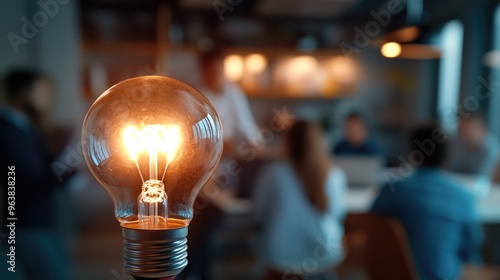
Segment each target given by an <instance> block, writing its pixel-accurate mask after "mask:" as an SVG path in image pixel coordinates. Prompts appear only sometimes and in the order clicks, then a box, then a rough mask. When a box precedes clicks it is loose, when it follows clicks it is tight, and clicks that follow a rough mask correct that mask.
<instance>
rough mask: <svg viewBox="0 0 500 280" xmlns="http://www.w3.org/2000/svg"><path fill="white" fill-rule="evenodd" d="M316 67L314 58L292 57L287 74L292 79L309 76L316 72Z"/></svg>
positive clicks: (316, 63) (306, 56)
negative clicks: (292, 77)
mask: <svg viewBox="0 0 500 280" xmlns="http://www.w3.org/2000/svg"><path fill="white" fill-rule="evenodd" d="M317 66H318V61H317V60H316V58H314V57H312V56H309V55H303V56H297V57H294V58H292V59H290V61H289V64H288V67H289V71H290V72H289V73H290V74H291V75H292V76H294V77H296V76H302V75H307V74H310V73H312V72H314V71H315V70H316V68H317Z"/></svg>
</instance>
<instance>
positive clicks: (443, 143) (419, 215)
mask: <svg viewBox="0 0 500 280" xmlns="http://www.w3.org/2000/svg"><path fill="white" fill-rule="evenodd" d="M411 139H412V142H411V146H412V154H417V153H419V155H420V156H419V163H421V164H420V165H419V166H418V167H417V168H416V170H415V172H413V173H412V174H411V175H410V176H409V177H407V178H404V180H400V181H397V182H388V184H387V185H385V186H383V187H382V188H381V190H380V193H379V194H378V197H377V199H376V200H375V202H374V204H373V206H372V212H374V213H377V214H381V215H384V216H389V217H392V218H395V219H396V220H398V221H399V222H401V224H402V225H403V226H404V228H405V229H406V233H407V235H408V240H409V243H410V244H409V245H410V249H411V253H412V256H413V258H412V259H413V261H414V264H415V268H416V270H417V273H418V275H419V276H420V279H426V280H427V279H429V280H432V279H436V280H437V279H459V278H460V274H461V270H462V266H463V265H464V264H465V263H480V262H481V256H480V247H481V243H482V239H483V237H482V232H481V224H480V220H479V217H478V214H477V211H476V207H475V203H474V198H473V196H472V194H471V193H469V192H468V191H467V189H466V188H465V186H462V185H461V184H460V183H458V182H457V181H455V180H454V179H452V178H451V177H449V175H447V174H446V173H445V172H444V171H442V170H441V167H442V165H443V163H444V160H445V157H446V153H447V144H448V143H447V142H448V141H447V136H446V134H445V132H444V130H443V129H442V128H440V127H439V126H437V125H434V124H431V125H425V126H422V127H419V128H417V129H416V130H415V131H414V133H413V136H412V137H411ZM422 143H424V144H422Z"/></svg>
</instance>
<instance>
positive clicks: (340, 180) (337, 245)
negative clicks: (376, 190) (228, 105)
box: [254, 121, 347, 280]
mask: <svg viewBox="0 0 500 280" xmlns="http://www.w3.org/2000/svg"><path fill="white" fill-rule="evenodd" d="M286 146H287V154H288V160H286V161H283V162H276V163H272V164H270V165H269V166H266V167H264V168H263V171H262V172H261V173H260V174H259V175H258V178H257V179H256V186H255V193H254V201H255V212H256V217H257V219H258V222H259V224H260V226H261V231H260V234H259V235H260V236H259V250H258V254H259V258H260V260H261V262H262V263H263V264H264V265H265V267H266V269H267V271H266V273H265V275H264V279H266V280H271V279H305V278H307V279H330V276H331V275H333V270H334V267H335V265H336V264H338V263H339V262H340V261H341V260H342V258H343V250H342V238H343V226H342V222H343V218H344V216H345V213H346V205H345V196H346V191H347V179H346V175H345V174H344V172H343V170H342V169H341V168H339V167H338V166H335V165H334V163H333V161H332V159H331V158H330V155H329V153H328V149H327V147H326V143H325V140H324V135H323V131H322V129H321V128H320V127H319V126H318V125H317V124H315V123H312V122H307V121H297V122H296V123H295V124H294V125H293V126H292V127H291V128H290V130H289V131H288V133H287V135H286Z"/></svg>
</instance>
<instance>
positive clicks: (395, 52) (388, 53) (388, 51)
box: [380, 42, 401, 58]
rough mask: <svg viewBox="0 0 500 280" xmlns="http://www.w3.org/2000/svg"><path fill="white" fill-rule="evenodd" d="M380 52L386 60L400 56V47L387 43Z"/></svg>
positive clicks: (394, 43) (393, 43) (396, 44)
mask: <svg viewBox="0 0 500 280" xmlns="http://www.w3.org/2000/svg"><path fill="white" fill-rule="evenodd" d="M380 52H381V53H382V55H383V56H385V57H388V58H394V57H398V56H399V55H400V54H401V45H400V44H398V43H396V42H389V43H385V44H383V45H382V48H381V49H380Z"/></svg>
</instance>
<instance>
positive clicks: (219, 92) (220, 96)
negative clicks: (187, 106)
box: [199, 49, 259, 156]
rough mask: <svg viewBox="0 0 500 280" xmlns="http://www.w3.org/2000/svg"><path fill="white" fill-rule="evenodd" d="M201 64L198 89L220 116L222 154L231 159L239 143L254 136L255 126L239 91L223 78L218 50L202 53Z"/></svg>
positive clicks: (222, 68)
mask: <svg viewBox="0 0 500 280" xmlns="http://www.w3.org/2000/svg"><path fill="white" fill-rule="evenodd" d="M200 64H201V65H200V67H201V71H202V77H201V85H200V86H199V90H200V91H201V92H202V93H203V94H204V95H205V96H206V97H207V98H208V100H210V102H211V103H212V104H213V105H214V107H215V110H216V111H217V114H218V115H219V118H220V120H221V122H222V128H223V138H224V155H225V156H231V155H233V154H234V153H235V152H236V149H237V146H238V144H239V143H240V142H241V141H245V140H250V138H251V137H255V136H257V134H258V132H259V131H258V128H257V125H256V124H255V120H254V117H253V115H252V111H251V110H250V105H249V103H248V100H247V98H246V96H245V94H244V93H243V91H242V90H241V88H240V87H239V86H238V85H237V84H235V83H231V82H229V81H228V80H227V79H226V78H225V76H224V64H223V55H222V53H221V51H220V50H218V49H214V50H212V51H209V52H204V53H202V54H201V57H200Z"/></svg>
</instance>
